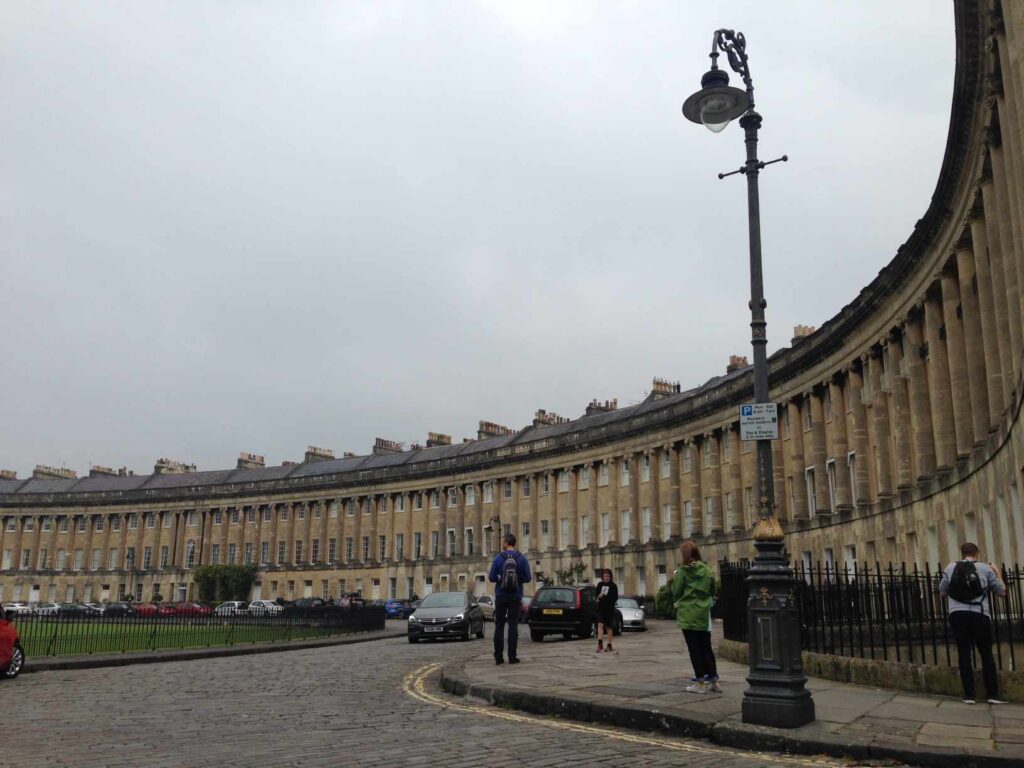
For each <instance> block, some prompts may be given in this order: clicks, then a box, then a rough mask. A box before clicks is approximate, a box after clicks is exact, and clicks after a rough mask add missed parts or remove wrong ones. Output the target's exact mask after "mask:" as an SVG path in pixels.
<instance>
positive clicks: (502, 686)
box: [445, 621, 1024, 767]
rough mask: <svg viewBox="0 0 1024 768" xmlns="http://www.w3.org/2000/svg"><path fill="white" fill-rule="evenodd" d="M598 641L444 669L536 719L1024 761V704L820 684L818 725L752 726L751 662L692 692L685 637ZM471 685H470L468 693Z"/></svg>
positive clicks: (726, 665)
mask: <svg viewBox="0 0 1024 768" xmlns="http://www.w3.org/2000/svg"><path fill="white" fill-rule="evenodd" d="M614 645H615V649H616V650H615V653H595V652H594V649H595V646H596V644H595V642H594V641H592V640H586V641H582V640H580V641H565V640H562V639H561V638H558V639H554V638H547V639H545V641H544V642H543V643H534V642H531V641H530V640H529V638H528V636H527V639H526V642H525V643H523V642H522V637H521V638H520V653H519V655H520V658H521V659H523V663H522V664H520V665H519V666H517V667H511V666H509V665H504V666H500V667H499V666H495V664H494V659H493V656H492V655H491V654H490V653H481V654H480V655H479V656H477V657H476V658H473V659H469V660H467V661H466V662H465V664H464V665H463V664H452V665H449V666H448V668H447V669H446V671H445V677H446V680H445V686H446V688H447V689H448V690H452V691H458V692H460V693H469V694H470V695H471V696H474V697H481V698H484V699H487V700H489V701H492V702H495V703H500V704H504V705H508V706H513V707H518V708H525V709H527V710H528V711H534V712H548V713H551V712H559V713H561V714H562V715H563V716H566V717H571V718H579V719H583V720H591V721H600V720H602V719H603V720H608V721H611V722H614V723H619V724H630V725H633V726H634V727H637V728H644V729H650V730H654V731H665V732H675V733H680V732H683V733H690V734H703V735H705V736H707V737H708V738H710V739H712V740H713V741H716V742H719V743H726V744H743V745H746V746H750V747H754V746H756V745H758V744H761V745H771V746H774V747H775V748H785V749H790V750H794V751H804V752H811V753H814V752H828V753H830V754H853V755H855V756H860V757H875V758H879V757H898V758H899V759H904V760H909V759H912V760H914V761H915V762H920V763H922V764H927V765H966V764H968V763H969V762H970V761H968V760H967V756H970V758H971V761H973V762H975V763H976V764H991V765H998V764H1005V765H1010V764H1013V765H1016V766H1018V767H1019V766H1021V765H1024V705H1020V704H1006V705H998V706H995V705H989V704H977V705H974V706H968V705H966V704H963V703H962V702H961V701H960V700H959V699H953V698H949V697H943V696H930V695H926V694H913V695H911V694H906V693H901V692H899V691H893V690H882V689H877V688H867V687H863V686H856V685H850V684H846V683H838V682H833V681H830V680H822V679H816V678H812V679H811V680H809V681H808V686H807V687H808V688H809V689H810V690H811V691H812V693H813V696H814V702H815V707H816V713H817V722H814V723H811V724H809V725H806V726H804V727H802V728H798V729H792V730H783V729H773V728H760V727H755V726H745V725H744V724H743V723H742V720H741V717H740V708H741V702H742V697H743V691H744V689H745V688H746V681H745V678H746V674H747V668H746V666H742V665H739V664H734V663H730V662H726V661H719V664H718V667H719V674H720V675H721V678H722V680H721V685H722V688H723V692H722V693H720V694H714V693H708V694H703V695H702V694H694V693H688V692H687V691H686V690H685V688H686V685H687V684H688V680H687V678H688V677H689V676H690V675H692V674H693V672H692V667H691V666H690V663H689V659H688V657H687V655H686V652H685V650H684V644H683V642H682V635H681V633H680V632H679V630H678V629H676V628H675V625H674V624H673V623H671V622H662V621H653V622H650V628H649V630H648V631H647V632H645V633H637V634H627V635H625V636H623V637H621V638H616V640H615V643H614ZM466 686H473V688H471V689H470V690H468V691H466Z"/></svg>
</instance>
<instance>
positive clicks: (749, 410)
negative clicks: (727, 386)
mask: <svg viewBox="0 0 1024 768" xmlns="http://www.w3.org/2000/svg"><path fill="white" fill-rule="evenodd" d="M778 437H779V406H778V404H777V403H746V404H744V405H741V406H740V440H777V439H778Z"/></svg>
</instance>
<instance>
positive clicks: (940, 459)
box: [924, 291, 956, 472]
mask: <svg viewBox="0 0 1024 768" xmlns="http://www.w3.org/2000/svg"><path fill="white" fill-rule="evenodd" d="M924 318H925V335H926V336H927V343H928V384H929V387H928V389H929V392H930V394H931V398H930V400H931V416H932V424H934V425H935V459H936V468H937V470H938V471H940V472H941V471H946V470H950V469H952V468H953V467H954V466H955V465H956V428H955V426H954V419H950V418H949V414H950V412H951V411H952V412H953V413H954V414H955V410H953V402H952V400H953V396H952V392H951V391H950V384H949V359H948V356H947V353H946V342H945V339H944V338H943V336H944V334H943V333H942V327H943V322H942V298H941V296H940V295H939V292H937V291H929V293H928V296H927V298H926V299H925V303H924Z"/></svg>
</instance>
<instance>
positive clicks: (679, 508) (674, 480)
mask: <svg viewBox="0 0 1024 768" xmlns="http://www.w3.org/2000/svg"><path fill="white" fill-rule="evenodd" d="M665 450H666V451H668V452H669V454H670V455H671V457H672V458H671V461H670V462H669V470H668V473H669V474H668V482H669V495H668V498H669V503H670V504H671V505H672V519H671V520H670V521H669V530H668V533H667V534H666V535H665V538H671V537H673V536H675V537H676V538H681V537H682V535H683V534H682V532H683V522H682V521H683V492H682V482H681V480H680V470H681V468H682V461H683V451H682V443H672V444H671V445H666V446H665Z"/></svg>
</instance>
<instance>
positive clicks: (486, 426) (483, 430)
mask: <svg viewBox="0 0 1024 768" xmlns="http://www.w3.org/2000/svg"><path fill="white" fill-rule="evenodd" d="M515 433H516V431H515V430H514V429H509V428H508V427H503V426H501V424H495V423H494V422H493V421H481V422H480V423H479V424H478V425H477V431H476V439H477V440H486V439H487V438H488V437H501V436H502V435H514V434H515Z"/></svg>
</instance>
